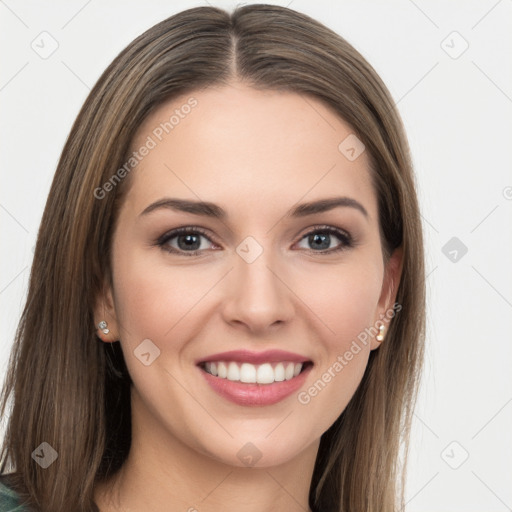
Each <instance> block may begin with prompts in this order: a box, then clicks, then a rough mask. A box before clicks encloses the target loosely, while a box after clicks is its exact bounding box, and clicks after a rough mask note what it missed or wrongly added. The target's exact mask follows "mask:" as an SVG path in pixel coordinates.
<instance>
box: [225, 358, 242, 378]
mask: <svg viewBox="0 0 512 512" xmlns="http://www.w3.org/2000/svg"><path fill="white" fill-rule="evenodd" d="M227 378H228V380H238V381H239V380H240V369H239V368H238V365H237V364H236V363H234V362H233V361H231V363H229V366H228V376H227Z"/></svg>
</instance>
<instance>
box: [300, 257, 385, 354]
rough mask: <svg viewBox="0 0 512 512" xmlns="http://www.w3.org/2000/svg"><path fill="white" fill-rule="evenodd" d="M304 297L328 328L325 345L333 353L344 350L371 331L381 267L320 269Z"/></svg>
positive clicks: (365, 264) (358, 265) (364, 264)
mask: <svg viewBox="0 0 512 512" xmlns="http://www.w3.org/2000/svg"><path fill="white" fill-rule="evenodd" d="M309 282H310V283H313V284H312V285H310V287H309V288H308V290H306V289H304V291H303V294H305V293H306V291H307V295H304V296H305V297H307V303H308V305H309V306H310V307H311V309H312V310H313V311H314V312H315V313H317V315H318V318H319V320H321V322H322V324H323V325H324V326H325V327H326V329H323V330H322V332H325V333H326V335H325V338H324V344H326V345H328V347H329V349H330V352H332V351H337V352H339V351H344V350H347V347H349V346H350V344H351V341H352V340H354V339H357V337H358V335H360V334H361V333H362V332H365V329H366V330H367V329H369V328H370V327H371V326H372V325H373V323H374V321H375V314H376V310H377V306H378V302H379V298H380V294H381V287H382V268H381V267H380V266H379V264H378V262H375V263H372V262H368V261H366V262H363V261H362V259H361V260H360V261H359V262H357V263H356V262H354V264H350V265H349V264H347V265H340V266H338V267H337V268H334V267H331V268H326V269H325V270H324V269H320V270H319V271H317V272H316V273H315V278H314V280H309Z"/></svg>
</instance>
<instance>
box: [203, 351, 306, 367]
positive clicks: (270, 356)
mask: <svg viewBox="0 0 512 512" xmlns="http://www.w3.org/2000/svg"><path fill="white" fill-rule="evenodd" d="M213 361H237V362H239V363H252V364H262V363H275V362H284V361H286V362H291V363H305V362H308V361H310V359H309V358H307V357H305V356H302V355H300V354H295V353H293V352H287V351H285V350H265V351H264V352H252V351H250V350H230V351H228V352H219V353H217V354H212V355H210V356H206V357H204V358H201V359H199V360H198V361H196V364H201V363H206V362H213Z"/></svg>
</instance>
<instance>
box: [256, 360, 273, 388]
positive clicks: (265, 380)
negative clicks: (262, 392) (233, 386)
mask: <svg viewBox="0 0 512 512" xmlns="http://www.w3.org/2000/svg"><path fill="white" fill-rule="evenodd" d="M256 382H257V383H258V384H272V382H274V370H273V369H272V365H271V364H270V363H265V364H262V365H260V366H258V372H257V374H256Z"/></svg>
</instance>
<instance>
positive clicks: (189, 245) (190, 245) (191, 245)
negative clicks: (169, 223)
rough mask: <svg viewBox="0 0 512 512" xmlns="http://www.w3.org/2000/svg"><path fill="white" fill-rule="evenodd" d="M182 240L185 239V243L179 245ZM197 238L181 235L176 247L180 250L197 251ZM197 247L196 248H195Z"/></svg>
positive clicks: (195, 236)
mask: <svg viewBox="0 0 512 512" xmlns="http://www.w3.org/2000/svg"><path fill="white" fill-rule="evenodd" d="M183 239H185V243H183V244H182V243H180V242H181V241H182V240H183ZM197 239H198V236H197V235H182V236H180V237H178V246H179V247H180V249H199V246H200V245H201V244H200V243H198V240H197ZM195 245H197V247H196V246H195Z"/></svg>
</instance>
